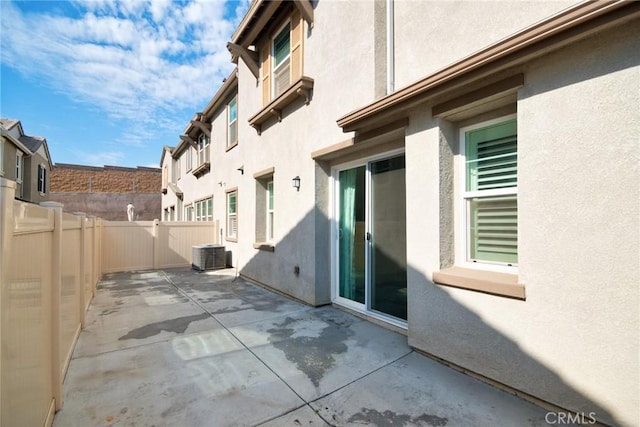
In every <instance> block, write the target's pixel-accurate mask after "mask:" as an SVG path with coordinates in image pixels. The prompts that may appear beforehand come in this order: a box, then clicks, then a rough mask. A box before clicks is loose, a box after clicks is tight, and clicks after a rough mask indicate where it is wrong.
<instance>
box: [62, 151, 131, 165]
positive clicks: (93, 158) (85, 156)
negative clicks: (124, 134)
mask: <svg viewBox="0 0 640 427" xmlns="http://www.w3.org/2000/svg"><path fill="white" fill-rule="evenodd" d="M73 154H74V155H75V157H76V158H78V159H80V161H81V162H82V164H84V165H87V166H104V165H117V164H119V163H120V161H121V160H123V159H124V158H125V154H124V153H123V152H122V151H102V152H97V153H93V152H92V153H88V152H85V151H75V152H74V153H73Z"/></svg>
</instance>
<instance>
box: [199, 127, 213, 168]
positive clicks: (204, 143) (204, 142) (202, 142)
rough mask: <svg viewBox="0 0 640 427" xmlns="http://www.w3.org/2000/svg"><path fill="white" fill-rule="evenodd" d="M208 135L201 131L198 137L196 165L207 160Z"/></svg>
mask: <svg viewBox="0 0 640 427" xmlns="http://www.w3.org/2000/svg"><path fill="white" fill-rule="evenodd" d="M209 145H210V144H209V137H208V136H207V135H205V134H204V133H201V134H200V136H199V137H198V165H203V164H204V163H208V162H209Z"/></svg>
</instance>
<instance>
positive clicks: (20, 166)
mask: <svg viewBox="0 0 640 427" xmlns="http://www.w3.org/2000/svg"><path fill="white" fill-rule="evenodd" d="M22 156H23V154H22V152H21V151H18V152H17V153H16V182H17V183H22V178H23V176H22V174H23V169H24V167H23V166H24V159H23V157H22Z"/></svg>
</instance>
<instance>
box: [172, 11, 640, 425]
mask: <svg viewBox="0 0 640 427" xmlns="http://www.w3.org/2000/svg"><path fill="white" fill-rule="evenodd" d="M639 39H640V3H637V2H626V3H625V2H584V3H576V2H574V1H565V2H538V1H532V2H526V1H525V2H518V3H517V7H512V6H511V5H510V4H509V3H505V2H474V1H463V2H447V1H433V2H426V3H421V2H411V1H393V0H390V1H386V2H381V1H376V2H332V1H323V0H319V1H314V2H309V1H307V0H298V1H294V2H279V1H272V2H268V1H259V0H257V1H253V2H252V4H251V6H250V7H249V11H248V12H247V14H246V16H245V17H244V19H243V20H242V21H241V23H240V24H239V26H238V28H237V29H236V31H235V33H234V35H233V37H232V40H231V42H230V43H229V44H228V48H229V50H230V52H231V53H232V60H233V61H234V62H235V63H237V65H238V67H237V71H236V72H235V73H234V74H233V75H232V76H237V77H235V78H237V82H236V83H234V84H235V85H237V92H233V91H232V93H231V94H230V93H228V92H227V91H228V90H229V87H228V85H227V86H225V85H223V87H222V89H221V90H220V92H219V93H218V94H217V95H215V96H214V98H213V100H217V101H215V102H217V103H218V105H219V106H218V107H216V110H217V112H211V114H204V113H203V115H196V118H195V119H194V121H192V122H191V123H190V124H189V126H188V127H187V132H186V133H187V136H188V137H189V139H190V140H191V141H190V140H189V139H187V142H188V143H187V144H183V143H182V142H181V144H180V145H179V146H178V147H176V148H175V149H165V151H164V152H163V159H162V162H161V163H162V165H163V167H165V165H166V177H167V180H166V184H165V188H166V191H167V195H166V196H165V198H166V202H163V206H164V207H169V206H170V205H172V204H173V205H175V206H176V209H178V203H177V199H178V198H179V197H178V194H181V197H182V199H183V200H187V199H189V200H193V196H192V194H196V193H197V194H198V196H197V197H209V196H211V197H212V200H213V201H212V205H213V206H212V209H213V215H212V218H213V219H214V220H219V221H220V224H221V227H222V234H223V241H224V244H225V246H226V249H227V251H230V252H231V253H232V258H231V259H232V262H233V264H234V266H235V267H237V269H238V271H239V272H240V274H241V275H242V276H244V277H246V278H248V279H251V280H254V281H256V282H258V283H261V284H263V285H266V286H269V287H272V288H274V289H276V290H278V291H280V292H283V293H285V294H287V295H290V296H292V297H294V298H297V299H299V300H301V301H304V302H306V303H308V304H310V305H322V304H327V303H333V304H335V305H337V306H340V307H344V308H345V309H348V310H351V311H353V312H356V313H358V314H359V315H361V316H363V317H365V318H368V319H370V320H372V321H375V322H379V323H382V324H385V325H388V326H389V327H391V328H395V329H397V330H398V331H400V332H402V333H405V334H406V335H407V339H408V342H409V344H410V345H411V346H412V347H413V348H415V349H416V350H418V351H420V352H423V353H425V354H428V355H430V356H432V357H434V358H436V359H438V360H442V361H444V362H445V363H448V364H451V365H453V366H455V367H457V368H458V369H462V370H464V371H466V372H469V373H471V374H473V375H475V376H478V377H480V378H482V379H484V380H487V381H490V382H492V383H494V384H496V385H498V386H500V387H505V388H508V389H510V390H512V392H514V393H517V394H519V395H521V396H523V397H526V398H529V399H531V400H533V401H535V402H537V403H538V404H543V405H547V406H549V407H550V408H552V409H553V410H555V411H563V410H570V411H573V412H575V413H577V414H580V415H582V416H583V418H582V419H583V420H587V421H590V420H592V419H598V420H599V421H601V422H604V423H609V424H621V425H634V424H635V423H637V420H638V419H639V416H640V414H639V409H638V408H640V396H639V389H638V384H639V382H640V378H639V371H640V366H639V360H638V354H639V351H640V348H639V341H638V330H639V328H640V320H639V287H638V277H640V263H639V262H638V259H639V258H640V247H639V245H640V205H639V204H638V200H640V175H639V164H640V143H639V140H638V129H640V110H639V107H638V106H639V105H640V91H639V90H638V81H639V77H640V68H639V67H640V51H639V50H638V49H637V40H639ZM337 46H340V47H341V49H339V50H337V49H336V47H337ZM236 73H237V74H236ZM225 84H226V83H225ZM396 88H397V89H396ZM235 93H237V95H235ZM213 100H212V102H214V101H213ZM210 105H211V104H210ZM225 105H226V107H225ZM201 118H204V123H202V122H201ZM336 122H337V124H336ZM209 124H211V127H209ZM207 130H209V131H210V132H211V137H210V140H209V149H208V151H207V153H208V154H207V155H208V156H209V157H208V161H209V163H208V164H207V166H206V167H204V169H202V171H203V175H201V176H200V178H199V179H197V177H196V176H195V175H194V174H193V173H191V174H186V171H185V169H184V166H182V165H181V163H180V162H178V163H177V164H178V165H181V166H180V172H178V173H177V175H175V180H174V181H171V182H172V183H175V184H176V185H177V187H176V189H175V190H172V187H171V186H170V185H169V183H170V178H169V177H171V176H174V175H173V170H174V167H173V166H174V159H175V158H177V159H180V158H182V157H184V155H185V154H184V153H186V152H188V151H189V150H191V153H192V154H191V155H192V156H193V153H194V151H193V150H194V148H188V147H189V146H193V144H194V142H195V141H197V138H198V137H199V136H198V135H200V134H201V133H204V134H206V131H207ZM183 141H184V138H183ZM181 150H185V151H181ZM181 153H182V154H181ZM204 170H206V172H204ZM187 177H188V179H189V180H190V183H189V184H186V178H187ZM205 177H206V178H205ZM183 182H184V183H183ZM171 198H173V199H171ZM182 208H183V209H185V208H186V205H183V206H182ZM206 212H207V219H208V218H209V211H208V208H207V210H206ZM185 213H186V211H185ZM185 213H183V215H185ZM168 218H169V219H179V218H178V217H177V214H176V215H175V216H173V217H172V216H171V212H170V211H169V214H168ZM183 218H193V217H191V216H190V215H185V216H184V217H183ZM574 419H575V418H574ZM556 420H557V418H556Z"/></svg>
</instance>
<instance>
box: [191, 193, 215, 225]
mask: <svg viewBox="0 0 640 427" xmlns="http://www.w3.org/2000/svg"><path fill="white" fill-rule="evenodd" d="M195 205H196V207H195V213H196V221H213V197H209V198H208V199H203V200H199V201H197V202H196V203H195ZM192 209H193V208H192Z"/></svg>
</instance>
